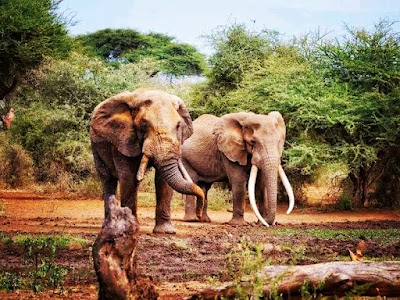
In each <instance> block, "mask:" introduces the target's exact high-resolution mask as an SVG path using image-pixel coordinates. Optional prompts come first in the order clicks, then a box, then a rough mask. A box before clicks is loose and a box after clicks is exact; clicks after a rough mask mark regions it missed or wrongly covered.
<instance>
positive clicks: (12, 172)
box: [0, 144, 33, 188]
mask: <svg viewBox="0 0 400 300" xmlns="http://www.w3.org/2000/svg"><path fill="white" fill-rule="evenodd" d="M0 148H2V151H1V152H0V161H1V162H2V163H1V164H0V181H3V182H4V183H5V184H6V185H8V186H10V187H12V188H16V187H22V186H26V185H29V184H31V183H32V182H33V161H32V158H31V156H30V155H29V153H28V152H27V151H25V150H24V149H23V148H22V147H21V146H20V145H17V144H6V145H4V146H0Z"/></svg>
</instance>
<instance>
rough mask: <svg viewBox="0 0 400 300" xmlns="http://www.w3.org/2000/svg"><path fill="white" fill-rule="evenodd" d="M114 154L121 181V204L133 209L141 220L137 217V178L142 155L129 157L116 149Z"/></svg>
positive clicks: (133, 212) (134, 213)
mask: <svg viewBox="0 0 400 300" xmlns="http://www.w3.org/2000/svg"><path fill="white" fill-rule="evenodd" d="M113 156H114V164H115V168H116V172H117V175H118V181H119V192H120V198H121V206H122V207H129V208H130V209H131V210H132V214H133V215H134V216H135V218H136V220H137V221H138V222H139V220H138V217H137V197H138V190H139V182H138V180H137V179H136V173H137V171H138V169H139V163H140V157H135V158H131V157H127V156H124V155H123V154H121V153H119V152H118V151H117V150H116V151H114V153H113Z"/></svg>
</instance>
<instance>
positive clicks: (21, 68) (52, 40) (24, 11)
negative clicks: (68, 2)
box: [0, 0, 69, 99]
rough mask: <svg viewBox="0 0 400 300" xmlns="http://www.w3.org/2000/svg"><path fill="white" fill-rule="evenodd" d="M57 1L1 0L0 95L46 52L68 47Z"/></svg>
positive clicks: (61, 51)
mask: <svg viewBox="0 0 400 300" xmlns="http://www.w3.org/2000/svg"><path fill="white" fill-rule="evenodd" d="M59 3H60V1H55V0H37V1H31V0H2V1H1V4H0V28H1V30H0V99H3V98H5V97H6V96H8V95H9V94H10V93H11V92H12V91H14V90H15V88H16V87H17V85H18V84H19V82H20V80H21V78H22V77H23V76H24V75H25V74H26V72H27V71H29V70H31V69H33V68H35V67H37V66H39V65H40V63H41V62H42V61H43V59H44V58H45V57H46V56H57V55H63V54H66V53H67V52H68V50H69V40H68V36H67V29H66V21H65V20H63V19H62V16H61V15H58V14H57V8H58V5H59Z"/></svg>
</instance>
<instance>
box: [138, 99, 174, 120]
mask: <svg viewBox="0 0 400 300" xmlns="http://www.w3.org/2000/svg"><path fill="white" fill-rule="evenodd" d="M145 117H146V118H147V119H148V120H150V121H151V122H152V123H154V124H158V125H163V124H164V125H167V124H174V125H173V126H175V124H176V123H178V122H179V120H180V116H179V114H178V112H177V110H176V108H175V105H174V103H172V102H171V101H165V100H159V101H154V102H153V104H152V105H151V106H150V107H149V109H148V110H146V113H145Z"/></svg>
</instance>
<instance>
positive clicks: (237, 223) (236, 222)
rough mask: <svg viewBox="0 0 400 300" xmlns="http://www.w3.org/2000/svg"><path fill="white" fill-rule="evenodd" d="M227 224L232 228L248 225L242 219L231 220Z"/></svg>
mask: <svg viewBox="0 0 400 300" xmlns="http://www.w3.org/2000/svg"><path fill="white" fill-rule="evenodd" d="M227 224H228V225H233V226H242V225H248V223H247V222H246V221H245V220H244V219H243V218H232V219H231V220H230V221H229V222H228V223H227Z"/></svg>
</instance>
